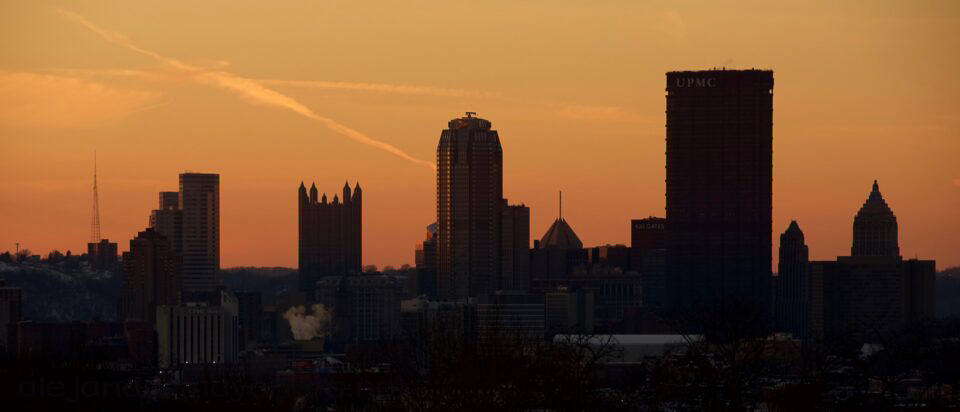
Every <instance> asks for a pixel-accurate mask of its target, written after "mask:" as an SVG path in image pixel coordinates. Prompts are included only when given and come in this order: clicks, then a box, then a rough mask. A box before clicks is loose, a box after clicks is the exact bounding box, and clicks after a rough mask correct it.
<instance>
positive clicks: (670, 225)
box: [666, 70, 773, 333]
mask: <svg viewBox="0 0 960 412" xmlns="http://www.w3.org/2000/svg"><path fill="white" fill-rule="evenodd" d="M666 91H667V96H666V100H667V121H666V158H667V164H666V188H667V190H666V212H667V216H666V243H667V245H666V246H667V248H666V281H667V290H668V295H669V300H668V302H667V304H668V306H669V310H670V311H672V312H673V313H674V315H675V316H679V317H683V318H685V319H687V320H690V323H691V324H692V325H693V329H694V330H698V329H701V328H702V327H706V326H710V325H714V324H716V322H715V320H723V319H726V320H730V321H733V318H737V319H739V320H740V321H746V320H747V318H750V319H751V320H750V321H749V324H752V325H757V326H758V330H757V331H755V333H765V331H764V329H767V328H768V327H767V326H768V325H769V312H770V310H769V298H770V292H769V285H770V276H771V270H770V268H771V249H772V243H771V230H772V226H771V225H772V201H773V192H772V190H773V174H772V173H773V72H772V71H765V70H742V71H740V70H708V71H682V72H670V73H667V87H666ZM707 317H708V318H710V319H706V318H707Z"/></svg>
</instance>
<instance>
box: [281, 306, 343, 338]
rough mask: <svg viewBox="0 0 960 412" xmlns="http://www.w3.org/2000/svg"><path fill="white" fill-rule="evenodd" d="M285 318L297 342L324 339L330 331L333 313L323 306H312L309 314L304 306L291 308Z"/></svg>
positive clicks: (284, 315)
mask: <svg viewBox="0 0 960 412" xmlns="http://www.w3.org/2000/svg"><path fill="white" fill-rule="evenodd" d="M283 318H284V319H286V320H287V322H290V331H291V332H293V338H294V339H296V340H310V339H313V338H317V337H324V336H327V334H328V333H329V331H330V318H331V313H330V311H329V310H327V308H326V307H324V306H323V305H321V304H314V305H312V306H310V311H309V312H308V311H307V309H306V308H305V307H304V306H303V305H297V306H291V307H290V308H289V309H287V311H286V313H284V314H283Z"/></svg>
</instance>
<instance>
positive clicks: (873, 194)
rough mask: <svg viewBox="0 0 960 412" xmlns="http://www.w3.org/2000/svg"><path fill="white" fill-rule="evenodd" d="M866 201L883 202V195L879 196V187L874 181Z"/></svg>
mask: <svg viewBox="0 0 960 412" xmlns="http://www.w3.org/2000/svg"><path fill="white" fill-rule="evenodd" d="M867 200H868V201H869V200H873V201H877V200H883V195H882V194H880V185H879V184H878V183H877V180H876V179H874V180H873V188H872V189H871V190H870V196H869V197H868V198H867Z"/></svg>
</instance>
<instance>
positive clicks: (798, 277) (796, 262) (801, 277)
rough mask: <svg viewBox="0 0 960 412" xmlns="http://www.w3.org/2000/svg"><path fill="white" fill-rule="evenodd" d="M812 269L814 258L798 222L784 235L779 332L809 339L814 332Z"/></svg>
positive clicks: (777, 317) (777, 318)
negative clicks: (811, 309)
mask: <svg viewBox="0 0 960 412" xmlns="http://www.w3.org/2000/svg"><path fill="white" fill-rule="evenodd" d="M809 266H810V255H809V250H808V249H807V245H806V244H805V243H804V237H803V231H802V230H800V226H799V225H797V221H796V220H794V221H791V222H790V226H789V227H787V230H786V231H785V232H783V234H781V235H780V260H779V263H778V266H777V267H778V269H777V288H776V305H775V311H774V312H775V322H774V326H775V328H776V331H778V332H790V333H791V334H793V336H794V337H796V338H805V337H807V336H808V335H809V332H810V329H809V328H810V325H809V321H808V319H809V311H810V300H811V286H812V285H811V283H810V268H809Z"/></svg>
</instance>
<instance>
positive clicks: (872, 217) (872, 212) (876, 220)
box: [850, 180, 900, 256]
mask: <svg viewBox="0 0 960 412" xmlns="http://www.w3.org/2000/svg"><path fill="white" fill-rule="evenodd" d="M850 255H851V256H900V247H899V246H898V245H897V217H896V216H895V215H894V214H893V211H892V210H890V206H887V202H886V201H885V200H883V195H881V194H880V185H879V184H877V181H876V180H874V181H873V190H871V191H870V196H868V197H867V200H866V201H865V202H863V207H861V208H860V210H859V211H858V212H857V216H856V217H854V219H853V246H852V247H851V248H850Z"/></svg>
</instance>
